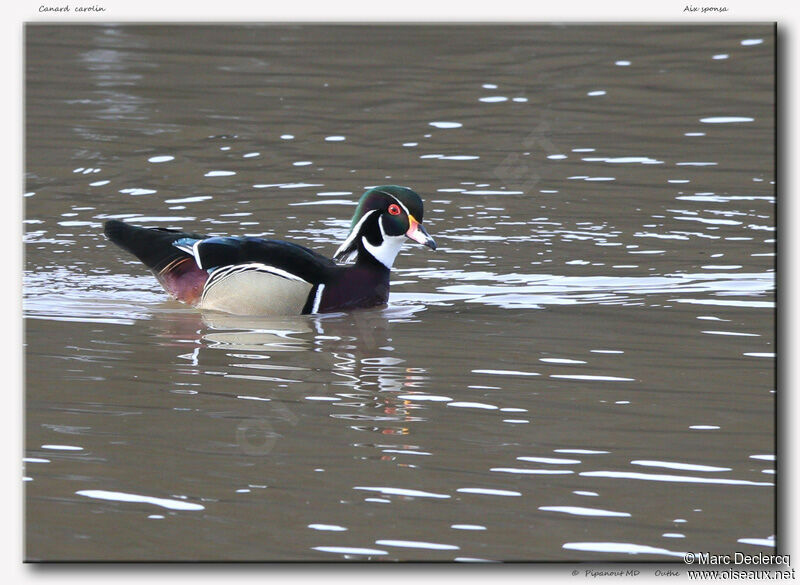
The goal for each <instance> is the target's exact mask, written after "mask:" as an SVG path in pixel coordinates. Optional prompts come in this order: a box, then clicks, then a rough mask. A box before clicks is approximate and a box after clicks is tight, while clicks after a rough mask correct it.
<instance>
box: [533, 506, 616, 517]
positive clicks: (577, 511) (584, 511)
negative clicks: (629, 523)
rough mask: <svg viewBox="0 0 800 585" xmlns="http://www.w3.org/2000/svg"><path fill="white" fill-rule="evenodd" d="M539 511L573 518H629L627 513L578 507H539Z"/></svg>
mask: <svg viewBox="0 0 800 585" xmlns="http://www.w3.org/2000/svg"><path fill="white" fill-rule="evenodd" d="M539 509H540V510H541V511H543V512H560V513H562V514H571V515H573V516H605V517H618V518H630V516H631V515H630V514H628V513H627V512H614V511H612V510H602V509H600V508H582V507H580V506H539Z"/></svg>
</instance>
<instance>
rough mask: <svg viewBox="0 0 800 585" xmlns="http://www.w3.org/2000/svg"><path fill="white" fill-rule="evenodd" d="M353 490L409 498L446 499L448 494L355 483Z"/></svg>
mask: <svg viewBox="0 0 800 585" xmlns="http://www.w3.org/2000/svg"><path fill="white" fill-rule="evenodd" d="M353 489H354V490H364V491H368V492H380V493H382V494H384V495H387V496H407V497H409V498H443V499H447V498H449V497H450V496H449V495H448V494H436V493H433V492H425V491H422V490H410V489H404V488H393V487H373V486H361V485H357V486H354V487H353Z"/></svg>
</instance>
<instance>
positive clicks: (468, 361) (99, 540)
mask: <svg viewBox="0 0 800 585" xmlns="http://www.w3.org/2000/svg"><path fill="white" fill-rule="evenodd" d="M25 43H26V61H25V73H26V94H25V104H26V125H25V140H26V143H25V148H26V168H25V173H26V174H25V177H26V185H25V193H24V208H25V218H24V222H25V230H24V237H25V248H24V250H25V275H24V317H25V336H26V338H25V344H26V345H25V358H26V360H25V368H26V379H25V392H26V403H25V405H26V421H25V460H24V468H25V471H24V478H23V479H24V481H25V495H26V551H25V556H26V558H27V559H29V560H64V559H69V560H95V559H104V560H109V559H126V560H130V559H134V560H150V559H153V560H154V559H171V560H192V559H206V560H233V559H246V560H321V561H331V560H346V559H353V560H374V561H382V560H446V561H452V560H460V561H471V560H489V561H498V560H499V561H503V560H505V561H511V560H515V561H516V560H526V561H542V560H637V561H638V560H657V561H680V558H679V557H680V555H681V553H682V552H683V551H708V552H712V553H728V554H731V553H733V552H734V551H742V552H745V553H748V554H754V553H757V552H766V553H769V552H774V550H775V549H774V548H773V547H774V546H775V544H776V539H775V534H776V520H777V519H776V508H775V503H776V495H775V490H776V487H775V465H776V458H775V450H776V449H775V447H776V446H775V431H776V429H775V410H776V409H775V403H776V388H775V336H774V332H775V330H774V328H775V311H774V308H775V305H774V302H775V294H774V285H775V257H774V253H775V174H774V158H775V153H774V140H773V139H774V131H775V119H774V113H773V106H774V94H773V85H774V81H775V79H774V50H775V38H774V30H773V27H772V26H766V25H737V26H714V27H701V26H694V27H676V26H668V25H663V26H591V27H587V26H505V27H491V26H462V27H442V26H413V27H400V26H368V27H352V26H350V27H348V26H342V27H334V26H289V25H283V26H255V25H252V26H243V25H240V26H131V25H124V26H112V25H97V26H80V27H78V26H32V25H31V26H28V27H27V28H26V32H25ZM386 183H394V184H401V185H408V186H410V187H412V188H413V189H415V190H416V191H418V192H419V193H420V194H422V196H423V198H424V199H425V205H426V213H425V224H426V225H427V227H428V230H429V231H430V232H431V234H433V235H434V237H435V238H436V240H437V243H438V244H439V250H438V251H437V252H435V253H434V252H431V251H430V250H428V249H425V248H422V247H421V246H414V245H411V244H409V245H407V246H405V248H404V250H403V252H402V253H401V255H400V257H399V258H398V260H397V262H396V264H395V270H394V271H393V283H392V292H391V299H390V304H389V306H388V307H386V308H385V309H379V310H369V311H360V312H354V313H351V314H333V315H323V316H316V317H287V318H283V319H247V318H241V317H231V316H227V315H224V314H214V313H206V314H201V313H200V312H198V311H195V310H193V309H191V308H188V307H186V306H184V305H181V304H179V303H177V302H174V301H170V300H169V299H168V298H167V296H166V294H165V293H164V292H163V291H162V290H161V289H160V287H159V286H158V284H157V283H156V281H155V279H154V278H153V277H152V276H151V275H149V274H148V273H147V272H146V270H145V269H144V268H143V267H142V266H140V265H139V264H138V262H136V261H134V260H133V259H132V258H131V257H129V256H127V255H126V254H124V253H123V252H122V251H120V250H119V249H117V248H115V247H114V246H112V245H110V244H109V243H107V242H106V241H105V239H104V237H103V235H102V222H103V221H104V220H106V219H108V218H122V219H125V220H126V221H130V222H131V223H133V224H137V225H146V226H164V227H179V228H184V229H188V230H191V231H200V232H207V233H209V234H238V235H243V234H251V235H259V236H265V237H276V238H281V239H289V240H291V241H294V242H297V243H300V244H303V245H306V246H309V247H311V248H314V249H316V250H319V251H320V252H322V253H324V254H326V255H331V254H332V253H333V251H334V250H335V249H336V247H337V246H338V243H339V242H340V241H341V240H342V239H343V238H344V236H345V235H346V232H347V229H348V226H349V219H350V216H351V215H352V213H353V210H354V205H355V202H356V200H357V199H358V197H359V196H360V195H361V193H362V192H363V191H364V190H365V188H366V187H368V186H370V185H378V184H386Z"/></svg>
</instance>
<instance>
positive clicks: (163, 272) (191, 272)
mask: <svg viewBox="0 0 800 585" xmlns="http://www.w3.org/2000/svg"><path fill="white" fill-rule="evenodd" d="M104 232H105V235H106V237H107V238H108V239H109V240H110V241H112V242H113V243H114V244H116V245H117V246H119V247H120V248H122V249H123V250H125V251H126V252H130V253H131V254H133V255H134V256H136V257H137V258H138V259H139V260H141V261H142V263H143V264H144V265H145V266H147V267H148V268H149V269H150V270H152V271H153V273H154V274H155V276H156V278H157V279H158V281H159V282H160V283H161V285H162V286H163V287H164V289H165V290H166V291H167V292H168V293H169V294H171V295H172V296H173V297H175V298H176V299H178V300H180V301H184V302H187V303H190V304H195V303H196V302H198V300H199V298H200V295H201V294H202V290H203V285H204V284H205V281H206V279H207V278H208V273H207V272H206V271H205V270H202V269H201V268H200V267H198V266H197V263H196V262H195V260H194V257H193V256H192V255H191V254H189V253H187V252H186V251H184V250H182V249H180V248H178V247H176V246H174V245H173V242H175V241H177V240H180V239H183V238H193V239H204V238H205V236H201V235H197V234H192V233H188V232H182V231H178V230H172V229H167V228H142V227H137V226H133V225H129V224H127V223H125V222H123V221H119V220H116V219H112V220H109V221H107V222H106V223H105V229H104Z"/></svg>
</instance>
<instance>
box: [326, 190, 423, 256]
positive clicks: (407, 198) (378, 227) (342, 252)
mask: <svg viewBox="0 0 800 585" xmlns="http://www.w3.org/2000/svg"><path fill="white" fill-rule="evenodd" d="M422 218H423V209H422V198H421V197H420V196H419V195H417V194H416V193H415V192H414V191H412V190H411V189H409V188H408V187H399V186H397V185H384V186H381V187H374V188H372V189H370V190H369V191H367V192H366V193H364V195H362V196H361V199H360V200H359V202H358V207H356V212H355V213H354V214H353V221H352V222H351V224H350V233H349V234H348V236H347V238H346V239H345V241H344V242H343V243H342V245H341V246H339V249H338V250H336V253H335V254H334V256H333V258H334V259H335V260H339V261H349V260H353V259H356V261H359V260H361V259H362V258H368V257H371V258H374V259H375V260H377V261H378V262H380V263H381V264H383V265H384V266H385V267H386V268H391V267H392V264H394V259H395V258H396V257H397V253H398V252H399V251H400V247H401V246H402V244H403V242H404V241H405V239H406V238H409V239H411V240H414V241H415V242H418V243H420V244H422V245H424V246H428V247H429V248H431V249H432V250H435V249H436V242H435V241H434V240H433V238H432V237H431V236H430V235H429V234H428V232H427V231H425V228H424V227H422Z"/></svg>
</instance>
